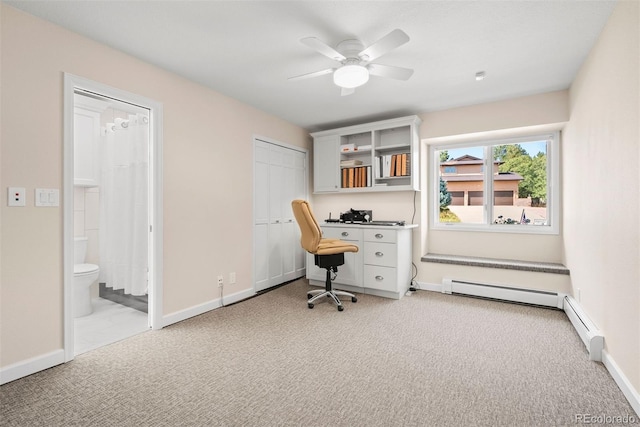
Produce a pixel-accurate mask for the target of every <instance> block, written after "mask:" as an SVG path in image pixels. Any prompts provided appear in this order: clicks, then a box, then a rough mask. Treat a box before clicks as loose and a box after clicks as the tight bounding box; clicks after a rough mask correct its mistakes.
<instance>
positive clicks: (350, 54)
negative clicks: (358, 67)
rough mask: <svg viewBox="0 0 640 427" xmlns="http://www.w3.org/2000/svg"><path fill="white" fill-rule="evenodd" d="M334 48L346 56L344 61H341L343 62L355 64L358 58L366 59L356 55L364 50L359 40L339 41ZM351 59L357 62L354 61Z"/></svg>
mask: <svg viewBox="0 0 640 427" xmlns="http://www.w3.org/2000/svg"><path fill="white" fill-rule="evenodd" d="M336 50H337V51H338V52H340V53H341V54H342V55H344V57H345V58H347V59H346V61H343V64H353V63H356V64H357V63H358V62H360V60H363V61H366V60H367V58H360V57H359V56H358V54H359V53H360V52H362V51H363V50H364V45H363V44H362V42H361V41H360V40H355V39H351V40H344V41H341V42H340V44H338V46H337V47H336ZM349 60H351V61H349ZM353 60H355V61H357V62H354V61H353Z"/></svg>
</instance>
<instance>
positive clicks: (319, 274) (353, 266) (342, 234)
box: [307, 226, 362, 288]
mask: <svg viewBox="0 0 640 427" xmlns="http://www.w3.org/2000/svg"><path fill="white" fill-rule="evenodd" d="M322 235H323V237H325V238H328V239H340V240H344V241H346V242H350V243H353V244H354V245H356V246H358V247H359V248H360V251H359V252H347V253H345V254H344V265H341V266H339V267H338V274H337V275H336V279H335V280H334V281H333V283H334V285H337V286H336V287H337V288H339V285H340V284H344V285H350V286H358V287H362V230H359V229H353V228H347V227H343V226H341V227H327V226H323V227H322ZM326 274H327V270H325V269H322V268H319V267H317V266H316V265H315V259H314V256H313V255H311V254H309V255H308V256H307V278H308V279H310V280H319V281H322V282H324V281H325V280H326Z"/></svg>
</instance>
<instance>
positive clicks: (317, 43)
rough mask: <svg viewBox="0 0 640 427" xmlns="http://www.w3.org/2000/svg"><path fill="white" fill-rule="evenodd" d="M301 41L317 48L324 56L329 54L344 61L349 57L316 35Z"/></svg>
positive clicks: (332, 57) (330, 56) (334, 58)
mask: <svg viewBox="0 0 640 427" xmlns="http://www.w3.org/2000/svg"><path fill="white" fill-rule="evenodd" d="M300 42H301V43H302V44H304V45H307V46H309V47H310V48H311V49H315V50H317V51H318V52H320V53H321V54H323V55H324V56H327V57H329V58H331V59H333V60H336V61H344V60H345V59H347V58H345V57H344V55H343V54H341V53H340V52H338V51H337V50H335V49H334V48H332V47H331V46H329V45H328V44H326V43H325V42H323V41H321V40H319V39H317V38H315V37H305V38H304V39H301V40H300Z"/></svg>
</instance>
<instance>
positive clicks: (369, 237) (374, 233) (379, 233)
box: [364, 227, 397, 243]
mask: <svg viewBox="0 0 640 427" xmlns="http://www.w3.org/2000/svg"><path fill="white" fill-rule="evenodd" d="M396 237H397V233H396V231H395V230H387V229H385V228H384V227H380V228H376V229H366V230H364V240H365V241H366V242H384V243H395V242H396Z"/></svg>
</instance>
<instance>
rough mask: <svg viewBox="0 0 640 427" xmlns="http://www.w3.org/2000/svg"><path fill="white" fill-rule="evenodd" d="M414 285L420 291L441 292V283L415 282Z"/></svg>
mask: <svg viewBox="0 0 640 427" xmlns="http://www.w3.org/2000/svg"><path fill="white" fill-rule="evenodd" d="M416 284H417V285H418V290H420V291H433V292H442V283H426V282H416Z"/></svg>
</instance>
